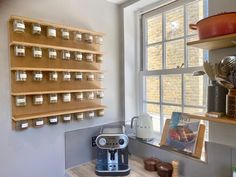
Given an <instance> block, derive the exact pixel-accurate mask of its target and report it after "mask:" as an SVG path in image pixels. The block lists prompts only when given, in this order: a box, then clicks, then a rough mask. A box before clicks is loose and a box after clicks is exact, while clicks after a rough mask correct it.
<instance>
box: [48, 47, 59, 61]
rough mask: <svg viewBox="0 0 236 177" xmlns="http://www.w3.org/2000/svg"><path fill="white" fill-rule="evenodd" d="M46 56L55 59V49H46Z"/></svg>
mask: <svg viewBox="0 0 236 177" xmlns="http://www.w3.org/2000/svg"><path fill="white" fill-rule="evenodd" d="M48 58H49V59H56V58H57V51H56V49H48Z"/></svg>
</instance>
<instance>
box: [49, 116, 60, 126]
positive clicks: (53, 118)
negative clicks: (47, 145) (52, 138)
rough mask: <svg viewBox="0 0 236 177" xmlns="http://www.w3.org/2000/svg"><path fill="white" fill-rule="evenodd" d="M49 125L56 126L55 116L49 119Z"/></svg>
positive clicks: (56, 118) (56, 119)
mask: <svg viewBox="0 0 236 177" xmlns="http://www.w3.org/2000/svg"><path fill="white" fill-rule="evenodd" d="M48 120H49V124H52V125H53V124H57V123H58V117H57V116H52V117H49V119H48Z"/></svg>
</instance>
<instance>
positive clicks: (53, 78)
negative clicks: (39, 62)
mask: <svg viewBox="0 0 236 177" xmlns="http://www.w3.org/2000/svg"><path fill="white" fill-rule="evenodd" d="M57 79H58V74H57V72H56V71H51V72H50V73H49V80H50V81H57Z"/></svg>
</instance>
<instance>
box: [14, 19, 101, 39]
mask: <svg viewBox="0 0 236 177" xmlns="http://www.w3.org/2000/svg"><path fill="white" fill-rule="evenodd" d="M15 19H16V20H23V21H24V22H28V23H39V24H40V25H43V26H53V27H56V28H65V29H67V30H69V31H78V32H81V33H90V34H92V35H98V36H104V35H105V33H100V32H96V31H92V30H87V29H81V28H76V27H72V26H69V25H61V24H56V23H51V22H46V21H43V20H35V19H32V18H28V17H23V16H16V15H12V16H11V17H10V21H12V20H15Z"/></svg>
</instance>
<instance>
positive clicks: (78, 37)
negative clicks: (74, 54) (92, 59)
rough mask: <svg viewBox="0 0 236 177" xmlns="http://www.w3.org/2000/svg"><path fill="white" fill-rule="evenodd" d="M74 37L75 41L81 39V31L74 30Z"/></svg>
mask: <svg viewBox="0 0 236 177" xmlns="http://www.w3.org/2000/svg"><path fill="white" fill-rule="evenodd" d="M74 36H75V37H74V38H75V40H76V41H79V42H80V41H82V33H80V32H78V31H76V32H74Z"/></svg>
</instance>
